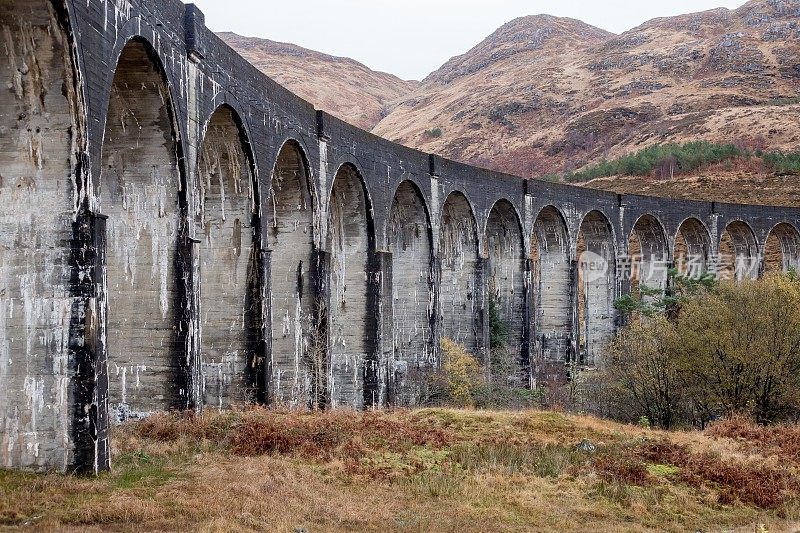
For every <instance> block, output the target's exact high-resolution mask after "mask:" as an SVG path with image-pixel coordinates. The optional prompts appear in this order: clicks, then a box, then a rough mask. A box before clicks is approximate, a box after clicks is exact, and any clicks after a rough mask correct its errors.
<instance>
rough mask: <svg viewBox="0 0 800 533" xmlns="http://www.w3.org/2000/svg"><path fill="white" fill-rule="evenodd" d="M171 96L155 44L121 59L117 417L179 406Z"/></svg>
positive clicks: (114, 204) (111, 235)
mask: <svg viewBox="0 0 800 533" xmlns="http://www.w3.org/2000/svg"><path fill="white" fill-rule="evenodd" d="M170 106H171V103H170V96H169V89H168V88H167V86H166V85H165V84H164V82H163V74H162V72H161V71H160V69H159V67H158V65H157V64H156V63H154V61H153V59H152V57H151V51H150V50H148V48H147V45H145V44H143V43H140V42H132V43H130V44H129V45H128V46H127V47H126V48H125V49H124V50H123V52H122V55H121V57H120V60H119V64H118V65H117V70H116V76H115V78H114V84H113V86H112V90H111V101H110V103H109V108H108V119H107V122H106V134H105V145H104V150H103V175H102V180H101V184H100V206H101V209H102V211H103V213H104V214H106V215H107V216H108V226H107V227H108V235H107V242H108V245H107V246H108V252H107V265H106V279H107V284H108V290H107V298H108V328H107V332H108V333H107V338H108V346H109V355H108V365H109V376H110V395H109V401H110V404H111V406H110V408H111V410H112V411H113V412H114V414H115V418H116V419H117V420H125V419H128V418H141V417H145V416H148V415H149V414H152V413H153V412H157V411H163V410H166V409H172V408H178V407H180V405H181V403H182V399H183V398H184V397H185V391H181V390H180V387H181V381H180V375H181V366H180V357H181V354H182V353H183V339H182V338H181V336H180V335H179V334H178V329H179V315H180V312H181V305H180V301H181V294H180V288H179V285H178V277H179V275H180V273H179V265H178V245H179V236H180V230H181V228H180V225H181V219H180V206H179V198H178V195H179V191H180V190H181V189H182V186H181V173H180V169H179V167H178V159H177V147H176V144H175V135H176V134H175V130H174V119H173V112H172V111H171V109H170Z"/></svg>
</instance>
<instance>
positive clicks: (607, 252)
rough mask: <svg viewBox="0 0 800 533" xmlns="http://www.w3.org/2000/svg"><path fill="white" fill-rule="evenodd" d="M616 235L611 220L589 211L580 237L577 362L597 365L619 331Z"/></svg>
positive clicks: (581, 227) (602, 214)
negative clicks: (616, 300) (617, 323)
mask: <svg viewBox="0 0 800 533" xmlns="http://www.w3.org/2000/svg"><path fill="white" fill-rule="evenodd" d="M615 243H616V237H615V235H614V228H613V226H612V225H611V221H610V219H609V218H608V217H607V216H606V215H605V214H604V213H602V212H601V211H596V210H595V211H591V212H589V213H588V214H587V215H586V216H585V217H584V218H583V221H582V222H581V225H580V230H579V232H578V236H577V244H576V252H577V253H576V257H577V260H578V276H577V277H578V282H577V285H578V286H577V291H576V292H577V302H576V303H577V311H576V312H577V318H578V320H577V325H578V336H579V339H580V345H579V354H578V361H577V363H578V364H580V365H586V366H596V365H598V364H600V363H601V360H602V357H603V354H604V352H605V351H606V349H607V348H608V345H609V343H610V342H611V340H612V339H613V337H614V334H615V331H616V310H615V308H614V303H615V298H616V294H617V281H618V280H617V265H616V257H617V254H616V244H615Z"/></svg>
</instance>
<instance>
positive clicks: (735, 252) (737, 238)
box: [719, 220, 761, 281]
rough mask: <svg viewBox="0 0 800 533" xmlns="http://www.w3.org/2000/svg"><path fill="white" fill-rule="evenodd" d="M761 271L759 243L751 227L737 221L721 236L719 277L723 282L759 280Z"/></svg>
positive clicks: (729, 225)
mask: <svg viewBox="0 0 800 533" xmlns="http://www.w3.org/2000/svg"><path fill="white" fill-rule="evenodd" d="M760 269H761V260H760V257H759V251H758V241H757V240H756V236H755V234H754V233H753V230H752V229H750V226H748V225H747V224H745V223H744V222H742V221H740V220H737V221H734V222H731V223H730V224H728V225H727V226H726V228H725V231H723V232H722V235H721V236H720V244H719V277H720V279H723V280H732V281H743V280H746V279H757V278H758V276H759V273H760V272H759V271H760Z"/></svg>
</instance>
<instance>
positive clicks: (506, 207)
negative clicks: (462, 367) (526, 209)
mask: <svg viewBox="0 0 800 533" xmlns="http://www.w3.org/2000/svg"><path fill="white" fill-rule="evenodd" d="M522 231H523V230H522V222H521V220H520V217H519V214H518V213H517V210H516V208H514V205H513V204H512V203H511V202H510V201H508V200H506V199H501V200H498V201H497V202H496V203H495V204H494V206H493V207H492V210H491V211H490V213H489V217H488V219H487V221H486V232H485V234H484V241H485V249H486V255H487V261H488V276H487V284H486V288H487V293H488V300H489V301H488V308H489V329H490V339H489V341H490V348H491V349H492V350H493V351H495V352H496V353H497V354H501V355H502V357H501V358H502V359H504V364H503V365H502V366H503V367H504V368H503V369H497V371H496V372H502V373H503V376H498V377H500V379H503V380H505V381H507V382H508V383H509V384H512V385H514V386H518V387H528V386H530V380H531V374H530V360H529V355H528V346H527V345H526V343H525V342H524V341H525V332H526V321H527V316H526V315H527V313H526V307H527V306H526V302H525V300H526V297H527V293H526V285H527V284H526V280H525V275H526V270H527V264H526V258H525V249H524V245H525V243H524V237H523V233H522ZM492 359H497V358H496V357H495V356H494V354H493V357H492ZM496 372H495V373H496Z"/></svg>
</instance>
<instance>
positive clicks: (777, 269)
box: [764, 222, 800, 273]
mask: <svg viewBox="0 0 800 533" xmlns="http://www.w3.org/2000/svg"><path fill="white" fill-rule="evenodd" d="M791 270H795V271H800V231H798V230H797V228H796V227H795V226H793V225H792V224H789V223H787V222H781V223H779V224H776V225H775V226H774V227H773V228H772V229H771V230H770V232H769V235H767V239H766V241H765V242H764V271H765V272H766V273H787V272H789V271H791Z"/></svg>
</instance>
